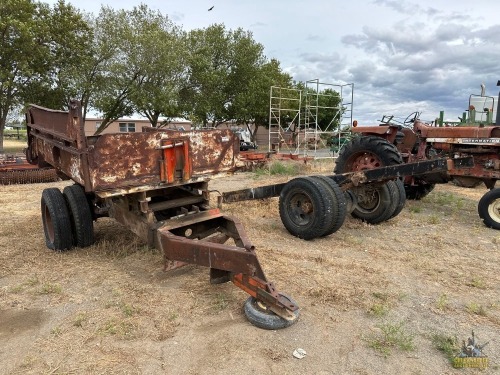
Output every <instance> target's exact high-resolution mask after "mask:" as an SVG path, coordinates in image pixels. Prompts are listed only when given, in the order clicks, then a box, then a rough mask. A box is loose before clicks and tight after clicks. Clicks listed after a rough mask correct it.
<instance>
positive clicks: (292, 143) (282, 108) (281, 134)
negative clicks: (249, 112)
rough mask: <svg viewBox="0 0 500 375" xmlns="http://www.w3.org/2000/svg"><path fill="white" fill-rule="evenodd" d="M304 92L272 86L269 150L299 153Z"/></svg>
mask: <svg viewBox="0 0 500 375" xmlns="http://www.w3.org/2000/svg"><path fill="white" fill-rule="evenodd" d="M301 102H302V91H301V90H298V89H290V88H284V87H278V86H271V91H270V95H269V150H275V151H277V152H283V151H286V152H292V153H298V151H299V147H298V146H299V145H300V139H299V137H300V132H299V129H300V107H301Z"/></svg>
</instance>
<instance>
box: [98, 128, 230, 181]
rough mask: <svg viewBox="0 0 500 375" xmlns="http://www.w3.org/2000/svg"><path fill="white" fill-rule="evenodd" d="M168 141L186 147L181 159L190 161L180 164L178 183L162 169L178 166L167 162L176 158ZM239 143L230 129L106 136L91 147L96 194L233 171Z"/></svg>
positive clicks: (101, 137) (102, 136) (99, 138)
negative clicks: (166, 147)
mask: <svg viewBox="0 0 500 375" xmlns="http://www.w3.org/2000/svg"><path fill="white" fill-rule="evenodd" d="M169 139H172V140H177V141H182V142H183V143H184V144H185V146H184V147H183V152H182V157H183V158H184V159H186V158H187V159H188V160H184V162H183V163H181V165H182V170H183V174H182V177H181V178H179V179H178V180H177V181H172V180H166V178H165V177H166V176H165V170H163V169H162V168H164V166H165V164H169V165H170V166H172V165H176V162H175V161H173V162H172V161H168V160H165V158H166V157H173V154H171V153H166V152H165V150H166V149H165V148H164V147H165V146H166V145H169V142H168V140H169ZM237 142H238V140H237V138H236V137H235V136H234V135H233V133H232V132H231V131H230V130H200V131H189V132H179V131H156V132H154V131H150V132H143V133H123V134H121V133H120V134H103V135H101V136H99V137H98V138H96V139H95V143H94V144H93V145H92V146H91V147H90V148H89V169H90V179H91V181H92V187H93V190H94V191H101V190H110V189H119V188H125V187H132V186H141V185H161V184H162V183H163V182H165V181H166V182H168V183H174V182H175V183H185V182H187V180H186V178H185V176H189V177H192V178H198V177H202V176H210V175H212V174H216V173H221V172H229V171H234V169H235V163H234V157H235V149H236V146H237V144H238V143H237ZM187 151H189V152H187ZM174 154H175V153H174ZM177 154H178V153H177ZM177 157H179V156H177ZM167 161H168V163H166V162H167ZM186 163H187V164H186Z"/></svg>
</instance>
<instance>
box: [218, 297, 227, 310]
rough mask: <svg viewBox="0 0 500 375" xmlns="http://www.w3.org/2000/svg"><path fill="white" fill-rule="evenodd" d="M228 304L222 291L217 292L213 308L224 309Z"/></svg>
mask: <svg viewBox="0 0 500 375" xmlns="http://www.w3.org/2000/svg"><path fill="white" fill-rule="evenodd" d="M227 305H228V302H227V299H226V296H224V294H223V293H217V294H216V296H215V308H216V309H217V310H219V311H222V310H224V309H225V308H226V307H227Z"/></svg>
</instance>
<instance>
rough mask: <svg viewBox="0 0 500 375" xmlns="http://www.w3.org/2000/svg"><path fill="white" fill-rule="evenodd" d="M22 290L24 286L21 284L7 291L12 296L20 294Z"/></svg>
mask: <svg viewBox="0 0 500 375" xmlns="http://www.w3.org/2000/svg"><path fill="white" fill-rule="evenodd" d="M23 290H24V286H23V285H22V284H20V285H16V286H13V287H12V288H10V289H9V291H10V292H11V293H14V294H17V293H21V292H22V291H23Z"/></svg>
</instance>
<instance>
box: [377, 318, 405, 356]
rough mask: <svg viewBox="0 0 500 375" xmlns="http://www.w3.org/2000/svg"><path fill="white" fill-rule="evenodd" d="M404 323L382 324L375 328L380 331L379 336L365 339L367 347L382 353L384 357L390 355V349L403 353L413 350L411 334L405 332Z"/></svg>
mask: <svg viewBox="0 0 500 375" xmlns="http://www.w3.org/2000/svg"><path fill="white" fill-rule="evenodd" d="M403 325H404V323H403V322H401V323H396V324H390V323H384V324H380V325H378V326H377V327H378V328H380V330H381V335H375V336H372V337H370V338H368V339H367V342H368V345H369V346H370V347H371V348H373V349H375V350H376V351H378V352H380V353H382V354H383V355H384V357H387V356H389V355H390V354H391V348H398V349H400V350H403V351H412V350H414V349H415V345H414V343H413V338H414V336H413V334H410V333H408V332H406V331H405V329H404V326H403Z"/></svg>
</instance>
